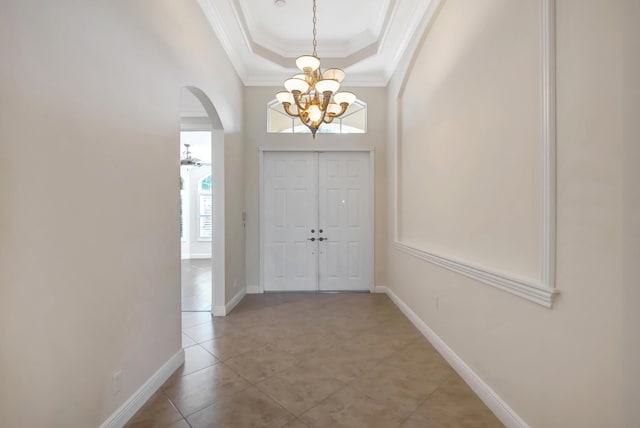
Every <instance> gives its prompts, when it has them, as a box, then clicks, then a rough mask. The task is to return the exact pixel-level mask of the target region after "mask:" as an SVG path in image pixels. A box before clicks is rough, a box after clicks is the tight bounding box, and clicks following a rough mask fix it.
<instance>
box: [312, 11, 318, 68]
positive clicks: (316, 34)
mask: <svg viewBox="0 0 640 428" xmlns="http://www.w3.org/2000/svg"><path fill="white" fill-rule="evenodd" d="M316 22H317V21H316V0H313V56H316V57H317V56H318V52H316V51H317V48H318V41H317V40H316V37H317V36H318V32H317V31H316Z"/></svg>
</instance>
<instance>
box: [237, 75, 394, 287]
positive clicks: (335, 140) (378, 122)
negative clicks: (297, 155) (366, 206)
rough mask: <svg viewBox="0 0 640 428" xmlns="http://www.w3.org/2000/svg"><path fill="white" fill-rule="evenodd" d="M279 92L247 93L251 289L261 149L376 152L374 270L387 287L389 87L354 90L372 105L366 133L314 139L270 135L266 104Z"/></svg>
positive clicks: (256, 271)
mask: <svg viewBox="0 0 640 428" xmlns="http://www.w3.org/2000/svg"><path fill="white" fill-rule="evenodd" d="M281 90H282V89H281V88H277V87H247V88H245V101H244V106H245V110H244V111H245V113H244V114H245V117H247V118H249V120H247V121H246V122H245V136H246V137H245V138H246V145H245V154H244V155H245V161H244V162H245V165H246V167H245V171H246V175H245V180H246V181H245V206H246V210H247V230H246V248H247V252H246V257H247V259H246V269H247V273H246V276H247V285H249V286H256V287H257V286H258V285H259V283H260V211H259V205H260V204H259V202H260V176H259V174H260V172H259V150H258V148H259V147H260V146H263V147H265V148H268V147H298V148H299V147H308V146H315V147H317V148H318V149H319V150H320V149H324V150H331V148H332V147H333V148H335V147H345V146H349V147H375V177H374V181H375V183H374V186H375V207H374V211H375V226H374V229H375V231H374V240H375V245H374V248H375V271H374V283H375V284H377V285H385V284H386V278H387V277H386V251H385V248H386V245H387V196H386V191H387V186H386V182H387V168H386V166H387V165H386V158H387V153H386V133H385V129H386V115H387V97H386V91H385V90H384V88H351V89H348V87H347V90H351V91H352V92H354V93H355V94H356V96H357V97H358V99H360V100H362V101H364V102H366V103H367V107H368V122H367V123H368V125H367V128H368V129H367V133H366V134H342V135H336V134H320V133H318V134H317V135H316V139H315V140H314V139H312V138H311V135H310V134H275V133H274V134H269V133H267V103H268V102H270V101H272V100H274V99H275V94H276V93H277V92H278V91H281Z"/></svg>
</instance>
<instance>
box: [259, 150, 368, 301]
mask: <svg viewBox="0 0 640 428" xmlns="http://www.w3.org/2000/svg"><path fill="white" fill-rule="evenodd" d="M258 151H259V156H258V157H259V159H258V174H259V177H260V187H259V189H260V190H259V192H260V201H259V211H260V234H259V239H258V245H260V284H259V286H258V287H259V289H258V290H257V292H258V294H262V293H264V246H263V243H264V242H265V236H264V230H265V228H264V223H265V215H264V205H265V204H264V192H265V189H264V184H265V179H264V153H265V152H315V153H323V152H369V191H370V192H371V193H370V198H369V213H370V215H371V223H370V226H369V237H370V242H371V263H369V265H370V270H371V272H370V283H369V292H370V293H375V285H374V284H375V278H374V271H375V247H376V245H375V211H374V209H375V187H374V182H375V162H374V160H375V151H376V149H375V147H372V146H359V147H348V146H345V147H338V148H335V147H331V148H319V147H317V146H304V147H295V146H292V147H265V146H258Z"/></svg>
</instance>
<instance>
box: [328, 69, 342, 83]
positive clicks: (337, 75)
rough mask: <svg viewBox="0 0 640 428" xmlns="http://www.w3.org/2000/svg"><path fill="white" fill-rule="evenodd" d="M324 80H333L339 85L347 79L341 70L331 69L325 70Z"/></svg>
mask: <svg viewBox="0 0 640 428" xmlns="http://www.w3.org/2000/svg"><path fill="white" fill-rule="evenodd" d="M322 78H323V79H333V80H336V81H337V82H338V83H342V81H343V80H344V78H345V74H344V71H342V70H340V69H339V68H329V69H328V70H325V71H324V73H322Z"/></svg>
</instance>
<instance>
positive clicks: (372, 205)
mask: <svg viewBox="0 0 640 428" xmlns="http://www.w3.org/2000/svg"><path fill="white" fill-rule="evenodd" d="M375 154H376V152H375V151H374V150H371V151H370V152H369V216H370V217H371V221H370V222H369V246H370V251H371V253H370V254H369V257H370V264H369V265H370V268H369V269H370V272H369V282H370V285H369V292H370V293H375V288H376V287H375V276H376V269H375V266H376V251H375V250H376V236H375V235H376V224H375V223H376V221H375V219H376V216H375V215H374V212H375V209H376V205H375V195H376V191H375V190H376V189H375V182H376V175H375Z"/></svg>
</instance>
